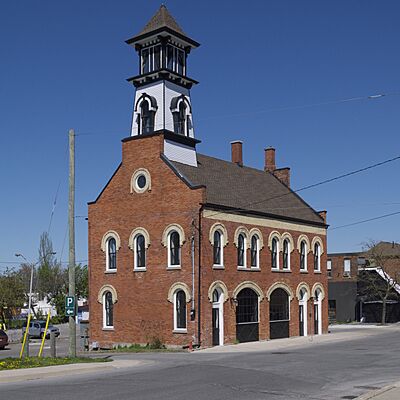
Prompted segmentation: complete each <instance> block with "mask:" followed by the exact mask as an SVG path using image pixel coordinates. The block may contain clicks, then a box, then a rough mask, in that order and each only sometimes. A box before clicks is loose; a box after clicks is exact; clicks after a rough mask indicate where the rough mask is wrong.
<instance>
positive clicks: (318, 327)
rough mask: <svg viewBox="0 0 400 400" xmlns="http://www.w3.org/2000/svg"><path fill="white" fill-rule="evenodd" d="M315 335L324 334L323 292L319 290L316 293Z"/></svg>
mask: <svg viewBox="0 0 400 400" xmlns="http://www.w3.org/2000/svg"><path fill="white" fill-rule="evenodd" d="M314 334H315V335H321V334H322V292H321V289H319V288H318V289H316V290H315V292H314Z"/></svg>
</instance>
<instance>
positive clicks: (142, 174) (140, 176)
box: [131, 168, 151, 193]
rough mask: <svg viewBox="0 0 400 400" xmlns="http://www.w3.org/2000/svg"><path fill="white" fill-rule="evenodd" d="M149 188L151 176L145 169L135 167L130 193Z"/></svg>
mask: <svg viewBox="0 0 400 400" xmlns="http://www.w3.org/2000/svg"><path fill="white" fill-rule="evenodd" d="M150 190H151V176H150V173H149V171H148V170H147V169H145V168H139V169H137V170H136V171H135V172H134V173H133V175H132V178H131V193H133V192H136V193H144V192H146V191H150Z"/></svg>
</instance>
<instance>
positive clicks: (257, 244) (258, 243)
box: [250, 233, 260, 270]
mask: <svg viewBox="0 0 400 400" xmlns="http://www.w3.org/2000/svg"><path fill="white" fill-rule="evenodd" d="M253 236H256V237H257V242H256V246H257V252H256V265H255V266H252V265H251V254H250V269H252V270H257V269H260V237H259V236H258V234H256V233H254V234H253V235H252V236H251V237H250V252H251V242H252V239H253Z"/></svg>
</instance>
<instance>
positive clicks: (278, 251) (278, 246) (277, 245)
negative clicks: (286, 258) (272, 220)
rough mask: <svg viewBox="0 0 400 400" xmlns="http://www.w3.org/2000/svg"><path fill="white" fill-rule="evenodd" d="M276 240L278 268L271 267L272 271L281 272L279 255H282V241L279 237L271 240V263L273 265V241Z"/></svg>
mask: <svg viewBox="0 0 400 400" xmlns="http://www.w3.org/2000/svg"><path fill="white" fill-rule="evenodd" d="M274 238H275V239H276V267H275V268H274V267H272V266H271V270H272V271H280V268H279V267H280V264H279V253H280V240H279V237H278V236H275V237H272V238H271V263H272V241H273V239H274Z"/></svg>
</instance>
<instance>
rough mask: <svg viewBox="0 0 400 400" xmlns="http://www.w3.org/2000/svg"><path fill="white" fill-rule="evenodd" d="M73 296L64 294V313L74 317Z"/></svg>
mask: <svg viewBox="0 0 400 400" xmlns="http://www.w3.org/2000/svg"><path fill="white" fill-rule="evenodd" d="M75 314H76V313H75V296H65V315H66V316H68V317H75Z"/></svg>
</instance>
